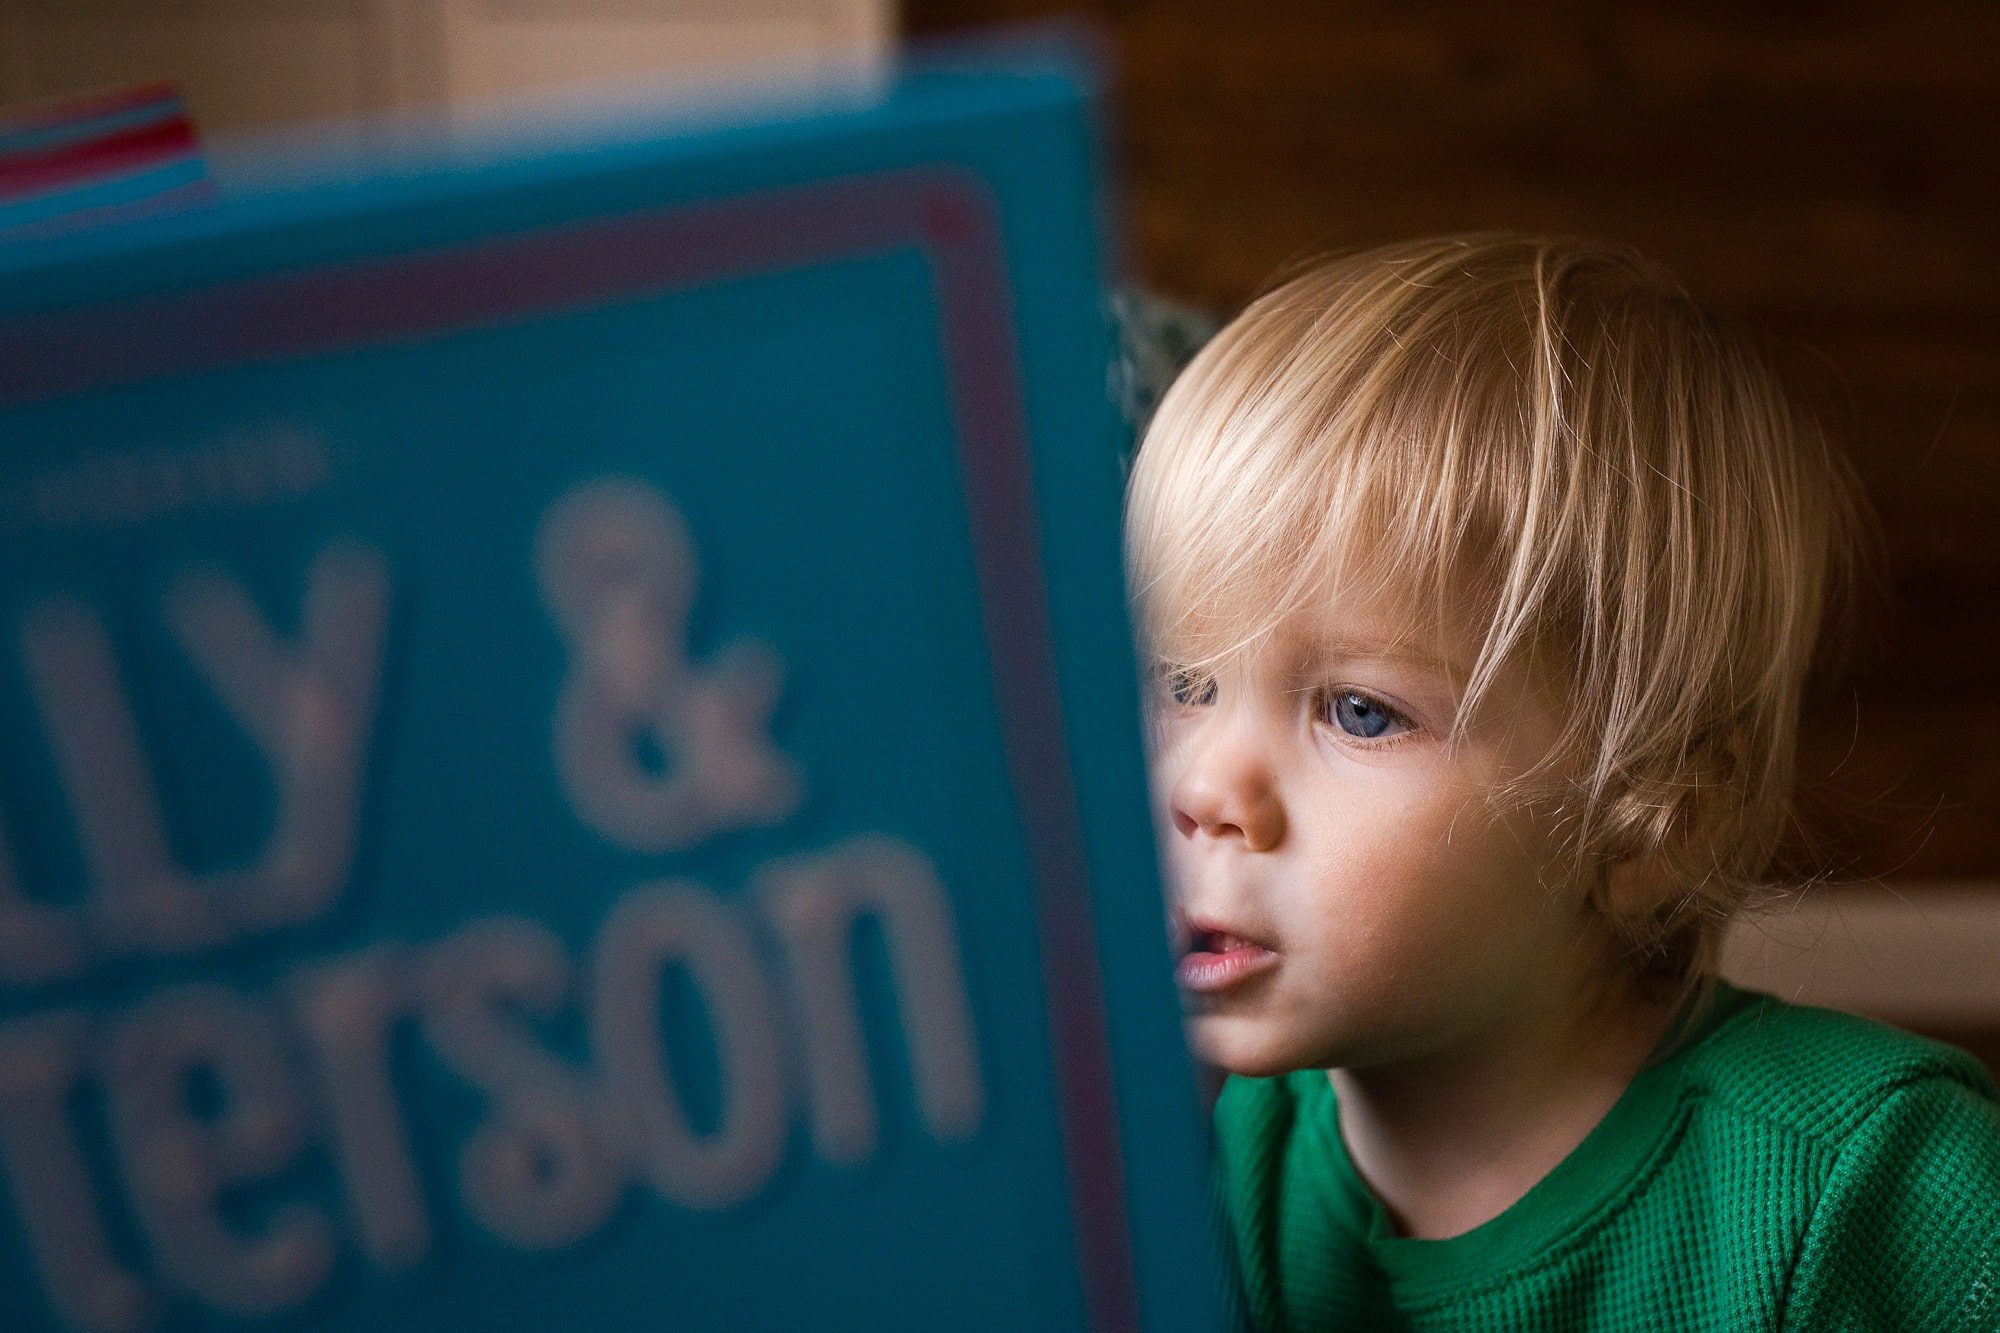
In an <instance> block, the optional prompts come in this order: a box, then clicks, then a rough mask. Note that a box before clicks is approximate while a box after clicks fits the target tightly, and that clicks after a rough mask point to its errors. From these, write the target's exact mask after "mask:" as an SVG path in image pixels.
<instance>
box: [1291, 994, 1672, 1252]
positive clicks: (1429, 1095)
mask: <svg viewBox="0 0 2000 1333" xmlns="http://www.w3.org/2000/svg"><path fill="white" fill-rule="evenodd" d="M1671 1018H1672V1009H1671V1006H1669V1005H1667V1004H1664V1003H1660V1002H1656V1001H1650V1000H1646V999H1643V998H1641V997H1639V996H1637V995H1634V994H1630V993H1625V994H1621V995H1619V996H1617V997H1611V998H1606V999H1603V1000H1600V1001H1599V1002H1598V1003H1595V1004H1593V1005H1591V1006H1590V1007H1589V1008H1588V1010H1587V1011H1575V1012H1570V1013H1560V1014H1551V1015H1548V1016H1546V1017H1545V1018H1544V1019H1543V1020H1542V1021H1540V1022H1531V1023H1528V1024H1526V1025H1524V1026H1515V1027H1512V1028H1511V1029H1510V1030H1509V1031H1508V1032H1507V1033H1506V1034H1505V1035H1504V1036H1498V1035H1495V1034H1491V1033H1488V1034H1481V1035H1479V1036H1475V1037H1472V1038H1468V1039H1466V1040H1464V1041H1462V1042H1459V1043H1456V1044H1454V1045H1453V1046H1452V1047H1450V1048H1448V1049H1445V1050H1440V1051H1437V1052H1434V1053H1431V1054H1429V1055H1426V1056H1424V1057H1422V1058H1421V1059H1418V1060H1412V1061H1405V1062H1399V1063H1397V1064H1394V1065H1385V1066H1374V1067H1369V1068H1362V1069H1335V1070H1330V1071H1329V1072H1328V1077H1329V1078H1330V1079H1331V1080H1332V1081H1333V1086H1334V1090H1335V1092H1336V1093H1337V1094H1338V1096H1339V1102H1340V1133H1341V1138H1342V1140H1343V1141H1344V1142H1345V1143H1346V1145H1347V1151H1348V1155H1349V1157H1350V1158H1352V1160H1353V1162H1354V1166H1355V1169H1356V1171H1358V1172H1359V1173H1360V1175H1361V1178H1362V1179H1363V1180H1364V1181H1366V1182H1367V1183H1368V1186H1369V1188H1370V1189H1371V1190H1373V1191H1374V1193H1375V1195H1376V1197H1377V1198H1379V1199H1380V1200H1381V1201H1382V1204H1383V1207H1384V1208H1385V1209H1386V1210H1387V1211H1388V1213H1389V1216H1390V1218H1391V1219H1392V1220H1393V1221H1394V1222H1395V1223H1396V1225H1397V1227H1398V1229H1399V1230H1401V1231H1402V1232H1403V1234H1405V1235H1409V1236H1415V1237H1418V1238H1421V1239H1425V1240H1435V1239H1442V1238H1444V1237H1448V1236H1456V1235H1459V1234H1461V1233H1463V1232H1466V1231H1470V1230H1471V1229H1472V1228H1474V1227H1476V1226H1479V1225H1480V1224H1481V1223H1484V1222H1487V1221H1490V1220H1491V1219H1493V1218H1495V1217H1497V1216H1499V1215H1500V1214H1501V1213H1502V1212H1504V1211H1505V1210H1506V1209H1507V1208H1509V1207H1510V1206H1512V1205H1513V1204H1514V1203H1515V1202H1516V1201H1517V1200H1519V1199H1520V1198H1521V1196H1522V1195H1524V1194H1526V1193H1527V1192H1528V1191H1529V1189H1531V1188H1533V1186H1534V1185H1535V1184H1536V1182H1538V1181H1539V1180H1541V1179H1542V1177H1544V1176H1546V1175H1547V1174H1548V1173H1549V1172H1550V1171H1551V1170H1553V1169H1554V1168H1555V1166H1556V1164H1557V1163H1559V1162H1561V1161H1562V1160H1563V1158H1565V1157H1567V1156H1568V1155H1569V1154H1570V1153H1571V1152H1572V1151H1573V1150H1574V1149H1575V1148H1576V1146H1577V1145H1578V1144H1580V1143H1582V1142H1583V1140H1584V1138H1585V1137H1586V1136H1587V1135H1588V1134H1589V1133H1590V1131H1591V1130H1592V1129H1594V1128H1596V1127H1597V1124H1598V1122H1599V1121H1601V1120H1603V1119H1604V1115H1605V1113H1606V1112H1607V1111H1609V1110H1610V1109H1611V1107H1612V1104H1613V1103H1615V1102H1616V1101H1617V1100H1618V1098H1619V1096H1620V1095H1621V1094H1622V1093H1623V1092H1624V1091H1625V1089H1626V1087H1627V1086H1629V1085H1630V1084H1631V1082H1632V1078H1633V1076H1634V1075H1635V1074H1637V1073H1638V1072H1639V1069H1640V1067H1641V1066H1642V1065H1644V1064H1645V1061H1646V1057H1647V1056H1648V1055H1649V1054H1650V1053H1651V1052H1652V1050H1653V1048H1654V1046H1655V1045H1656V1044H1657V1042H1658V1041H1659V1039H1660V1037H1661V1035H1662V1034H1663V1033H1664V1032H1665V1030H1666V1027H1667V1025H1668V1023H1669V1022H1670V1020H1671Z"/></svg>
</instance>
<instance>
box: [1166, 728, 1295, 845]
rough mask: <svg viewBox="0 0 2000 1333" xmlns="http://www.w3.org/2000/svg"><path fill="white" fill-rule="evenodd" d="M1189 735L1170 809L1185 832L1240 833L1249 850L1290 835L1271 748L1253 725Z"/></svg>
mask: <svg viewBox="0 0 2000 1333" xmlns="http://www.w3.org/2000/svg"><path fill="white" fill-rule="evenodd" d="M1206 730H1207V732H1208V733H1209V734H1207V735H1203V736H1195V737H1189V738H1188V748H1187V751H1186V752H1185V759H1184V761H1183V763H1182V765H1181V768H1180V772H1179V773H1178V774H1176V775H1175V776H1174V777H1173V780H1172V785H1171V786H1170V788H1169V790H1168V797H1167V810H1168V814H1169V815H1170V816H1171V818H1172V820H1173V825H1174V831H1175V832H1177V833H1179V834H1180V835H1181V836H1182V837H1183V838H1189V839H1192V838H1194V837H1195V836H1196V835H1197V834H1202V835H1206V836H1208V837H1211V838H1227V837H1236V838H1240V839H1241V840H1242V843H1243V848H1244V850H1245V851H1252V852H1264V851H1269V850H1271V849H1272V848H1273V847H1276V846H1277V845H1278V844H1279V843H1280V842H1281V841H1283V839H1284V836H1285V808H1284V805H1283V803H1282V802H1281V801H1280V800H1279V799H1278V783H1277V774H1276V772H1275V771H1273V768H1272V765H1271V761H1270V756H1269V754H1268V753H1267V752H1266V751H1265V750H1264V749H1263V748H1262V747H1260V746H1258V745H1257V744H1256V743H1255V741H1254V739H1253V738H1252V737H1250V736H1248V735H1246V734H1245V732H1246V731H1247V730H1248V729H1247V728H1238V727H1230V726H1213V725H1211V726H1210V727H1208V728H1206Z"/></svg>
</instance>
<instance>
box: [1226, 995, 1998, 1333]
mask: <svg viewBox="0 0 2000 1333" xmlns="http://www.w3.org/2000/svg"><path fill="white" fill-rule="evenodd" d="M1994 1095H1995V1094H1994V1085H1993V1080H1992V1078H1991V1077H1990V1076H1989V1075H1988V1074H1987V1073H1986V1071H1985V1069H1984V1068H1983V1067H1981V1066H1980V1065H1979V1064H1978V1063H1977V1062H1976V1061H1974V1060H1973V1059H1972V1057H1971V1056H1969V1055H1967V1054H1965V1053H1964V1052H1963V1051H1959V1050H1956V1049H1955V1048H1953V1047H1950V1046H1946V1045H1943V1044H1942V1043H1939V1042H1934V1041H1930V1040H1927V1039H1925V1038H1922V1037H1917V1036H1913V1035H1911V1034H1909V1033H1906V1032H1902V1031H1899V1030H1897V1029H1895V1028H1891V1027H1887V1026H1885V1025H1883V1024H1880V1023H1875V1022H1870V1021H1868V1020H1866V1019H1861V1018H1855V1017H1852V1016H1849V1015H1846V1014H1839V1013H1835V1012H1833V1011H1831V1010H1826V1009H1816V1008H1809V1007H1806V1006H1803V1005H1795V1004H1788V1003H1786V1002H1784V1001H1782V1000H1778V999H1775V998H1773V997H1771V996H1769V995H1763V994H1759V993H1757V992H1752V991H1743V990H1739V989H1737V988H1735V987H1731V986H1728V985H1726V984H1725V985H1724V986H1722V988H1721V989H1720V991H1719V993H1718V995H1717V999H1716V1002H1715V1004H1714V1006H1713V1007H1712V1008H1711V1009H1710V1010H1709V1011H1708V1012H1707V1014H1706V1016H1705V1017H1704V1018H1703V1019H1702V1021H1701V1022H1700V1023H1699V1024H1698V1025H1697V1028H1696V1030H1695V1031H1694V1032H1692V1033H1690V1034H1689V1040H1687V1041H1686V1042H1685V1043H1684V1044H1682V1045H1681V1046H1680V1047H1679V1048H1678V1049H1677V1050H1676V1051H1675V1052H1674V1053H1673V1054H1671V1055H1670V1056H1668V1058H1666V1059H1665V1060H1662V1061H1660V1062H1658V1063H1656V1064H1653V1065H1652V1066H1650V1067H1649V1068H1647V1069H1645V1070H1643V1071H1642V1072H1641V1073H1640V1074H1639V1075H1638V1077H1636V1078H1635V1079H1633V1081H1632V1084H1631V1086H1630V1087H1629V1088H1627V1089H1626V1091H1625V1093H1624V1094H1623V1096H1621V1097H1620V1098H1619V1099H1618V1101H1617V1103H1616V1104H1615V1105H1614V1106H1613V1107H1612V1108H1611V1110H1610V1112H1609V1113H1607V1114H1606V1116H1605V1117H1604V1119H1603V1121H1601V1122H1600V1123H1599V1124H1598V1126H1597V1127H1596V1128H1595V1129H1594V1130H1592V1131H1591V1132H1590V1134H1589V1136H1588V1137H1586V1138H1585V1139H1584V1141H1583V1142H1582V1143H1581V1144H1579V1145H1578V1146H1577V1147H1576V1149H1575V1150H1574V1151H1573V1152H1571V1153H1570V1154H1569V1156H1568V1157H1566V1158H1564V1159H1563V1160H1562V1162H1560V1163H1559V1164H1557V1166H1556V1168H1555V1169H1554V1170H1553V1171H1551V1172H1550V1173H1549V1174H1548V1175H1547V1176H1545V1177H1543V1179H1542V1180H1541V1181H1540V1182H1539V1183H1538V1184H1536V1185H1535V1187H1534V1188H1533V1189H1531V1190H1529V1191H1528V1193H1527V1194H1526V1195H1524V1196H1523V1197H1522V1198H1521V1199H1520V1200H1519V1201H1517V1202H1516V1203H1515V1204H1514V1205H1513V1206H1512V1207H1510V1208H1508V1209H1507V1210H1506V1211H1505V1212H1503V1213H1501V1214H1500V1215H1499V1216H1498V1217H1495V1218H1493V1219H1492V1220H1491V1221H1489V1222H1486V1223H1484V1224H1482V1225H1480V1226H1478V1227H1475V1228H1474V1229H1472V1230H1471V1231H1468V1232H1466V1233H1465V1234H1463V1235H1459V1236H1453V1237H1450V1238H1449V1239H1445V1240H1417V1239H1412V1238H1409V1237H1404V1236H1398V1235H1397V1234H1396V1232H1395V1229H1394V1227H1393V1225H1392V1224H1391V1223H1390V1221H1389V1219H1388V1215H1387V1214H1386V1213H1385V1212H1384V1210H1383V1208H1382V1205H1381V1204H1380V1202H1378V1201H1377V1200H1376V1199H1375V1197H1374V1196H1373V1195H1372V1194H1371V1193H1370V1192H1369V1190H1368V1189H1367V1187H1366V1186H1365V1185H1364V1184H1363V1183H1362V1181H1361V1178H1360V1177H1359V1176H1358V1175H1357V1174H1356V1173H1355V1170H1354V1166H1353V1164H1352V1162H1350V1161H1349V1159H1348V1156H1347V1149H1346V1147H1345V1145H1344V1144H1343V1143H1342V1142H1341V1137H1340V1130H1339V1122H1338V1119H1337V1117H1336V1114H1335V1102H1334V1092H1333V1087H1332V1085H1331V1084H1330V1083H1329V1082H1328V1080H1327V1077H1326V1074H1325V1073H1324V1071H1321V1070H1311V1069H1309V1070H1301V1071H1299V1072H1297V1073H1293V1074H1287V1075H1284V1076H1282V1077H1278V1078H1269V1079H1248V1078H1235V1077H1232V1078H1231V1079H1229V1081H1228V1082H1227V1083H1226V1084H1225V1085H1224V1087H1223V1091H1222V1095H1221V1098H1220V1100H1219V1101H1218V1102H1217V1105H1216V1111H1215V1129H1216V1146H1217V1150H1218V1156H1217V1163H1218V1169H1219V1173H1220V1181H1221V1187H1222V1191H1223V1195H1224V1203H1225V1210H1226V1214H1227V1217H1228V1222H1229V1228H1228V1229H1229V1232H1230V1235H1231V1238H1232V1239H1233V1241H1234V1244H1235V1249H1236V1257H1237V1260H1238V1265H1239V1272H1240V1274H1241V1277H1242V1284H1243V1295H1244V1298H1245V1301H1246V1303H1247V1305H1248V1307H1249V1312H1250V1316H1251V1320H1252V1322H1253V1324H1255V1325H1256V1326H1257V1327H1258V1328H1270V1329H1304V1328H1313V1329H1318V1328H1335V1329H1343V1328H1354V1329H1370V1330H1373V1329H1394V1328H1423V1329H1509V1330H1512V1329H1522V1328H1564V1329H1630V1328H1642V1327H1646V1328H1673V1329H1692V1328H1713V1329H1731V1330H1736V1329H1776V1328H1805V1329H1855V1328H1869V1329H1873V1328H1882V1329H1898V1330H1903V1329H1912V1330H1914V1329H2000V1106H1996V1104H1995V1100H1994Z"/></svg>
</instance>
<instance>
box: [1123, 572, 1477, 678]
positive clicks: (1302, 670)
mask: <svg viewBox="0 0 2000 1333" xmlns="http://www.w3.org/2000/svg"><path fill="white" fill-rule="evenodd" d="M1180 629H1181V631H1182V633H1180V634H1173V635H1169V636H1168V638H1169V642H1165V643H1162V645H1161V647H1162V648H1163V649H1164V650H1165V651H1166V652H1167V654H1168V655H1169V656H1175V657H1180V658H1187V659H1191V660H1194V661H1197V662H1201V663H1203V664H1205V665H1208V666H1210V667H1212V668H1214V669H1216V670H1223V669H1227V668H1229V667H1235V668H1237V669H1242V670H1248V671H1250V672H1252V673H1253V674H1254V673H1269V674H1273V675H1282V676H1302V675H1311V674H1312V673H1314V672H1315V671H1318V670H1321V669H1324V668H1326V667H1329V666H1332V665H1336V664H1338V663H1341V662H1352V661H1368V662H1379V663H1388V664H1395V665H1399V666H1404V667H1410V668H1417V669H1423V670H1428V671H1433V672H1436V673H1438V674H1441V675H1444V676H1447V677H1449V678H1451V679H1452V680H1454V681H1458V682H1463V681H1464V680H1465V679H1466V678H1467V676H1468V675H1469V674H1470V671H1471V665H1472V661H1473V658H1474V657H1475V656H1476V647H1477V645H1476V643H1475V642H1474V640H1473V637H1472V636H1471V635H1470V634H1469V633H1468V632H1467V631H1466V627H1464V626H1463V625H1462V624H1458V623H1456V622H1454V621H1453V620H1452V619H1451V618H1450V617H1448V616H1446V615H1444V614H1442V613H1441V612H1440V610H1439V609H1438V608H1437V607H1436V606H1435V605H1434V604H1433V601H1432V599H1429V598H1426V597H1423V596H1421V595H1419V594H1417V593H1416V592H1415V591H1413V590H1410V589H1407V588H1402V589H1399V588H1396V587H1394V586H1392V585H1386V584H1382V583H1379V582H1378V583H1375V584H1374V585H1372V586H1370V585H1365V584H1361V583H1358V582H1348V583H1345V584H1343V585H1341V586H1339V587H1337V588H1334V589H1331V590H1328V591H1325V592H1322V593H1320V594H1319V595H1316V596H1312V597H1309V598H1307V599H1305V600H1303V601H1301V602H1299V603H1298V604H1296V605H1293V606H1291V607H1288V608H1287V607H1263V608H1258V607H1246V606H1234V607H1218V606H1215V605H1213V604H1211V605H1209V606H1208V607H1205V608H1202V609H1200V610H1197V611H1195V612H1193V613H1192V614H1190V615H1188V616H1185V617H1183V618H1181V621H1180Z"/></svg>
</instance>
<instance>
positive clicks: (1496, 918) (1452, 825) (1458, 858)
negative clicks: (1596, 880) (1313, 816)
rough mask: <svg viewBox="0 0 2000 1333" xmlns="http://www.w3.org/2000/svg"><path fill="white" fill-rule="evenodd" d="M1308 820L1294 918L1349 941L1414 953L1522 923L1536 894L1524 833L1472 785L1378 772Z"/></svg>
mask: <svg viewBox="0 0 2000 1333" xmlns="http://www.w3.org/2000/svg"><path fill="white" fill-rule="evenodd" d="M1322 808H1323V809H1327V810H1330V811H1334V812H1336V813H1334V814H1332V815H1330V816H1328V817H1324V818H1320V819H1317V820H1315V821H1314V823H1313V824H1312V826H1311V827H1310V829H1309V833H1310V836H1311V840H1312V847H1313V854H1312V857H1311V860H1312V863H1313V874H1314V879H1315V883H1316V887H1317V889H1318V891H1317V892H1316V893H1314V894H1313V895H1312V897H1313V899H1315V902H1314V903H1313V908H1314V910H1313V911H1312V912H1311V915H1310V917H1309V918H1308V920H1307V921H1302V922H1301V923H1300V924H1301V925H1302V926H1305V927H1306V928H1307V929H1309V930H1310V931H1311V933H1313V934H1316V935H1319V936H1321V937H1323V938H1327V939H1328V940H1329V941H1330V942H1332V941H1344V942H1345V943H1346V945H1347V946H1348V947H1349V948H1358V949H1364V950H1369V951H1371V952H1375V953H1378V954H1388V955H1396V956H1409V957H1420V956H1422V955H1424V954H1426V953H1435V952H1438V951H1449V952H1454V953H1456V952H1459V951H1461V950H1462V949H1464V948H1466V947H1468V945H1469V944H1476V943H1477V942H1478V941H1479V940H1481V939H1491V940H1493V941H1494V942H1495V943H1498V942H1499V941H1500V940H1503V939H1506V938H1508V937H1509V936H1511V935H1513V934H1515V933H1516V932H1517V931H1519V930H1520V929H1522V928H1523V927H1524V926H1525V924H1526V918H1527V917H1528V916H1530V915H1532V908H1533V905H1534V901H1535V899H1536V897H1537V896H1538V895H1539V894H1541V892H1542V890H1541V889H1540V887H1539V882H1538V872H1539V869H1540V866H1539V863H1538V860H1537V857H1536V855H1535V851H1534V846H1533V844H1532V842H1525V841H1524V838H1523V835H1522V833H1521V831H1520V830H1518V829H1516V828H1514V827H1512V826H1510V825H1509V824H1507V823H1504V822H1499V821H1496V820H1495V819H1494V817H1493V815H1492V813H1491V811H1490V810H1489V809H1488V808H1487V806H1486V804H1485V803H1484V802H1483V801H1482V800H1480V799H1479V798H1478V797H1477V796H1476V795H1475V794H1472V793H1467V792H1463V791H1459V790H1453V789H1450V788H1447V789H1445V790H1442V791H1440V790H1438V789H1437V788H1436V787H1435V786H1429V787H1420V786H1417V785H1415V784H1412V786H1411V787H1409V788H1403V789H1398V788H1392V787H1389V786H1387V785H1386V784H1383V783H1381V782H1379V781H1376V782H1373V783H1370V784H1368V786H1367V787H1366V788H1363V787H1362V786H1361V784H1355V786H1354V789H1352V790H1350V791H1347V792H1344V793H1341V794H1339V795H1337V796H1336V797H1335V798H1334V799H1333V800H1331V801H1329V802H1327V803H1326V804H1325V805H1324V806H1323V807H1322Z"/></svg>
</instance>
